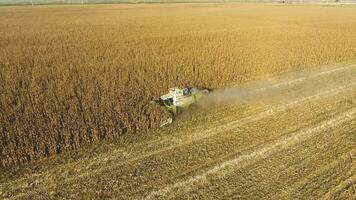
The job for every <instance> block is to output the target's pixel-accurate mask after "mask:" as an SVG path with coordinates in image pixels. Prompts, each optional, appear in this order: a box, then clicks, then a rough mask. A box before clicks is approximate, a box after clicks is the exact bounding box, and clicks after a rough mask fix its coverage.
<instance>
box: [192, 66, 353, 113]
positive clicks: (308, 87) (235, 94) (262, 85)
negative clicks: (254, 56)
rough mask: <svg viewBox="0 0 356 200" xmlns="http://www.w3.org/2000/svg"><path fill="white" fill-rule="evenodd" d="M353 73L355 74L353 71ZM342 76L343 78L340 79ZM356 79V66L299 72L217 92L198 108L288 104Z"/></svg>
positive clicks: (210, 94)
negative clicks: (354, 77) (343, 81)
mask: <svg viewBox="0 0 356 200" xmlns="http://www.w3.org/2000/svg"><path fill="white" fill-rule="evenodd" d="M350 69H351V70H353V71H350ZM340 74H343V75H342V76H340ZM352 75H353V76H354V75H356V73H355V70H354V66H345V67H338V68H333V69H324V70H322V71H320V70H318V71H315V70H314V71H295V72H290V73H285V74H283V75H280V76H279V77H277V78H275V79H271V80H267V81H257V82H254V83H249V84H246V85H242V86H239V87H229V88H222V89H217V90H214V91H212V92H210V93H209V94H208V95H206V96H205V97H204V98H202V100H201V101H199V102H198V105H199V106H201V107H208V106H212V105H219V104H227V103H235V102H241V103H243V102H264V103H285V102H286V101H289V100H290V99H292V98H295V97H298V96H300V95H302V94H303V95H313V94H316V93H318V92H320V90H321V88H325V87H326V86H330V87H332V86H335V84H336V82H337V80H338V79H340V77H345V76H352ZM338 82H340V80H338ZM297 83H298V84H297Z"/></svg>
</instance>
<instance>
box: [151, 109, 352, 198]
mask: <svg viewBox="0 0 356 200" xmlns="http://www.w3.org/2000/svg"><path fill="white" fill-rule="evenodd" d="M355 115H356V108H353V109H350V110H348V111H347V112H345V113H342V114H340V115H337V116H336V117H334V118H332V119H330V120H325V121H323V122H322V123H321V124H319V125H318V126H316V127H312V128H309V129H306V130H302V131H298V132H295V133H293V134H290V135H289V136H287V137H283V138H281V139H279V140H277V141H275V142H274V143H272V144H270V145H268V146H264V147H262V148H260V149H257V150H255V151H253V152H251V153H249V154H245V155H242V156H239V157H237V158H235V159H232V160H229V161H225V162H223V163H221V164H219V165H218V166H216V167H214V168H212V169H210V170H208V171H206V172H205V173H203V174H199V175H196V176H193V177H191V178H189V179H188V180H185V181H181V182H177V183H175V184H173V185H168V186H166V187H164V188H162V189H160V190H157V191H153V192H152V193H151V194H149V195H148V196H147V197H146V198H145V199H151V198H157V197H161V196H164V195H166V194H169V193H171V192H173V191H176V190H184V191H187V190H189V189H190V188H191V186H192V185H194V184H195V183H196V182H201V181H204V180H206V179H207V177H208V176H211V175H216V174H219V175H220V176H224V175H226V174H228V173H231V169H232V168H236V167H239V165H244V164H246V163H248V162H249V161H250V160H252V161H255V160H256V159H257V160H259V159H263V158H265V157H268V156H270V155H272V154H273V153H275V152H276V151H280V150H281V149H284V148H287V147H289V146H290V145H294V144H296V143H298V142H301V141H303V140H306V139H308V138H310V137H312V136H313V135H314V134H316V133H318V132H320V131H323V130H325V129H328V128H333V127H335V126H339V125H341V124H343V123H346V122H348V121H351V120H354V119H355Z"/></svg>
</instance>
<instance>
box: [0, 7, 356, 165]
mask: <svg viewBox="0 0 356 200" xmlns="http://www.w3.org/2000/svg"><path fill="white" fill-rule="evenodd" d="M355 33H356V7H348V8H340V7H333V6H281V5H253V4H248V5H246V4H245V5H244V4H241V5H240V4H167V5H159V4H157V5H156V4H152V5H85V6H81V5H77V6H74V5H71V6H34V7H26V6H23V7H21V6H17V7H10V6H8V7H0V47H1V48H0V94H1V95H0V124H1V126H0V143H1V145H0V160H1V165H2V166H9V165H16V164H22V163H25V162H29V161H33V160H36V159H40V158H44V157H47V156H49V155H54V154H58V153H60V152H62V151H67V150H73V149H78V148H80V147H82V146H85V145H88V144H90V143H93V142H97V141H101V140H105V139H109V138H114V137H117V136H120V135H122V134H126V133H129V134H131V133H138V132H145V131H147V130H149V129H152V128H156V127H157V126H158V125H159V122H160V120H161V118H162V108H160V107H158V106H153V105H152V104H149V102H150V101H151V100H154V99H157V98H158V97H159V96H160V95H162V94H164V93H166V92H167V89H168V88H170V87H174V86H197V87H204V88H217V87H222V86H226V85H232V84H234V85H238V84H241V83H245V82H248V81H253V80H256V79H263V78H267V77H272V76H275V75H277V74H280V73H283V72H287V71H290V70H296V69H303V68H307V67H312V66H317V65H321V64H328V63H335V62H340V61H346V60H350V59H355V58H356V34H355Z"/></svg>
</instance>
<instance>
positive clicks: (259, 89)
mask: <svg viewBox="0 0 356 200" xmlns="http://www.w3.org/2000/svg"><path fill="white" fill-rule="evenodd" d="M246 90H248V91H249V92H248V98H246V99H231V100H229V101H228V102H227V103H226V102H225V103H224V104H221V105H220V104H219V105H215V104H214V105H209V106H210V107H208V109H205V108H207V107H204V108H203V109H200V110H197V111H196V112H194V113H187V114H185V115H183V116H181V117H180V118H179V119H178V120H177V121H176V122H175V123H174V124H172V125H171V126H168V127H164V128H163V129H160V130H157V131H152V133H151V134H150V136H147V137H141V138H139V137H134V136H132V138H131V137H130V136H127V138H124V140H123V142H117V143H112V144H110V145H109V146H108V147H107V149H106V150H105V151H95V150H94V151H91V152H89V153H86V154H85V153H84V155H80V156H78V158H74V159H67V158H68V155H63V157H62V158H61V157H60V158H57V159H56V158H53V159H48V160H46V161H43V162H38V163H34V164H32V165H28V166H24V167H21V168H19V169H12V170H10V169H9V170H5V171H4V173H2V174H1V176H0V198H1V199H29V198H34V199H58V198H65V199H78V198H80V199H88V198H93V197H95V198H104V199H105V198H116V199H198V198H200V199H237V198H244V199H251V198H252V199H260V198H265V199H271V198H274V199H293V198H298V199H305V198H307V199H320V198H324V199H330V198H341V199H344V198H350V197H351V196H352V195H353V196H355V194H356V190H355V176H354V175H355V172H356V171H355V156H356V152H355V150H354V146H355V133H356V65H353V64H343V65H333V66H325V67H321V68H320V69H317V70H314V71H309V72H296V73H290V74H286V75H285V76H282V77H280V78H279V79H276V80H273V81H270V82H264V83H256V84H253V85H252V84H251V85H248V86H242V87H241V88H236V89H233V90H230V91H233V92H236V93H238V92H239V91H246ZM245 94H246V93H245ZM212 95H214V93H213V94H212ZM236 96H238V95H236ZM89 154H90V155H89ZM69 157H70V155H69Z"/></svg>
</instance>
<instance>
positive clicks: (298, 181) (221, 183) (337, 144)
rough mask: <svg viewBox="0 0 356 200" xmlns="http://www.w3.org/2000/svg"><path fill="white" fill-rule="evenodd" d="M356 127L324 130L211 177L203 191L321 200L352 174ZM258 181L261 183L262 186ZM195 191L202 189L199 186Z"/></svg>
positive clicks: (221, 194)
mask: <svg viewBox="0 0 356 200" xmlns="http://www.w3.org/2000/svg"><path fill="white" fill-rule="evenodd" d="M353 124H354V125H355V123H353ZM354 127H355V126H354ZM354 127H353V126H351V125H349V124H348V123H347V124H344V125H343V126H340V127H336V128H333V129H331V130H328V132H326V131H323V132H322V133H321V134H317V135H316V136H314V137H312V138H310V139H308V140H307V141H304V142H302V143H299V144H297V145H294V146H291V147H289V148H287V149H283V150H282V151H280V152H278V153H276V154H274V155H273V156H270V157H268V158H265V159H262V160H258V161H256V162H251V163H250V164H249V165H247V166H245V167H242V168H236V170H234V172H233V173H232V174H231V175H229V176H228V177H222V178H219V176H213V177H209V182H208V183H206V185H205V186H204V187H203V188H209V192H211V193H213V194H215V195H216V196H218V197H219V198H218V199H227V198H236V197H238V196H240V197H243V198H253V197H258V198H267V199H301V198H302V199H313V198H317V199H320V198H321V197H322V196H323V193H324V192H325V191H328V190H329V191H331V190H332V189H331V188H332V187H334V186H337V185H338V184H340V183H342V182H344V181H345V180H347V179H348V177H350V176H351V175H352V173H351V170H352V168H353V162H352V157H351V154H352V152H353V145H352V134H353V133H354V131H355V128H354ZM318 176H319V177H318ZM313 177H315V179H314V178H313ZM256 182H258V183H259V186H258V187H256V184H255V183H256ZM213 183H215V184H213ZM202 184H204V183H202ZM304 184H307V185H304ZM305 186H306V187H305ZM200 187H201V185H200ZM320 187H322V188H320ZM195 188H199V184H198V185H196V186H195ZM221 188H224V191H221ZM305 188H308V189H305ZM209 192H208V191H207V190H206V189H201V190H198V191H192V192H191V194H192V193H198V194H199V197H200V198H204V197H205V196H206V195H207V194H208V193H209ZM185 195H189V194H183V196H182V198H184V196H185ZM224 195H226V196H224ZM351 196H352V195H351Z"/></svg>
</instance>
